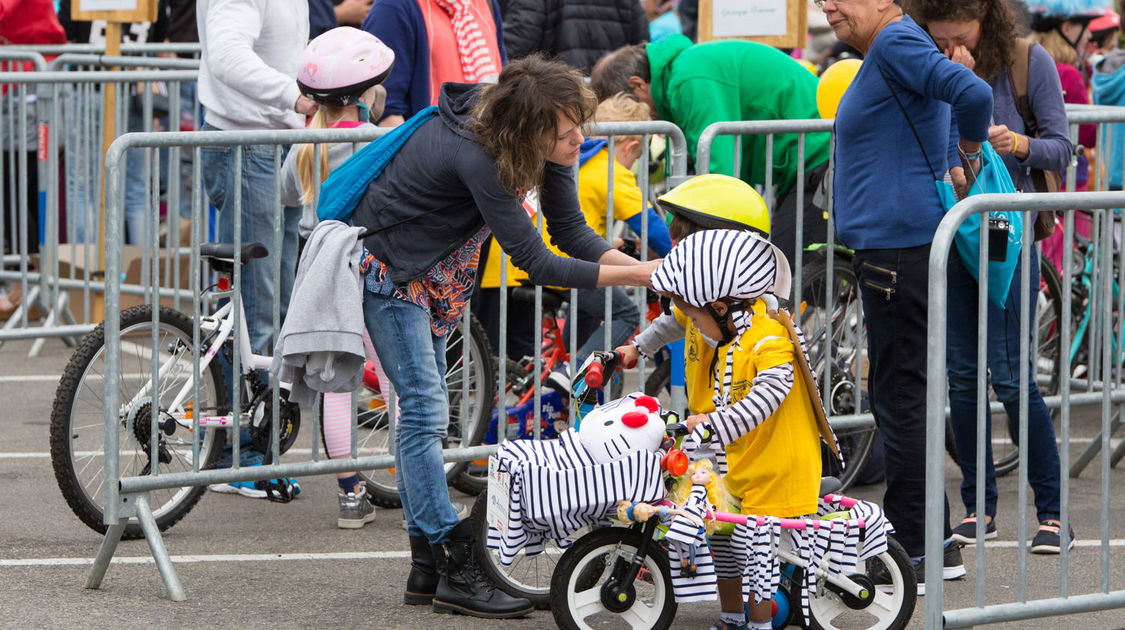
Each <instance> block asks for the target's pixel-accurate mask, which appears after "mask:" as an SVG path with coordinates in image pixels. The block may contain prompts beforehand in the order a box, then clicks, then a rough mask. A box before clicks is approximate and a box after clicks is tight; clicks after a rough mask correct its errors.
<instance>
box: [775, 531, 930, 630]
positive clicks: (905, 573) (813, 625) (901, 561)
mask: <svg viewBox="0 0 1125 630" xmlns="http://www.w3.org/2000/svg"><path fill="white" fill-rule="evenodd" d="M883 555H884V554H879V556H876V557H881V556H883ZM885 555H886V556H888V557H889V558H890V559H891V560H892V561H893V562H894V564H895V567H896V568H897V569H898V570H899V571H900V572H901V573H902V577H903V582H904V583H903V588H904V592H903V600H902V601H903V605H902V608H900V609H899V612H898V614H897V615H896V616H895V618H894V620H893V621H892V622H891V624H890V625H889V626H888V627H887V628H886V630H902V628H905V627H906V625H907V624H908V623H910V618H911V616H913V614H914V608H915V607H916V606H917V605H918V582H917V580H916V579H915V577H914V565H913V563H912V562H911V561H910V556H908V555H907V554H906V550H905V549H903V547H902V545H901V544H899V542H898V541H897V540H895V539H894V537H893V536H888V537H887V551H886V552H885ZM802 577H803V571H801V570H800V569H798V570H797V571H796V573H795V574H794V580H795V581H796V583H797V584H800V583H801V582H803V580H802V579H801V578H802ZM820 588H824V586H823V584H822V585H821V587H820ZM796 602H797V604H796V605H798V606H799V602H800V598H799V597H797V598H796ZM815 610H816V609H815V607H812V608H811V609H810V611H809V622H810V623H809V628H810V629H811V630H823V626H821V625H820V622H818V621H817V619H816V615H815V612H814V611H815ZM797 617H798V618H799V617H800V610H797Z"/></svg>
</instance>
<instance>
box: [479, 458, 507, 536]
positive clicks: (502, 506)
mask: <svg viewBox="0 0 1125 630" xmlns="http://www.w3.org/2000/svg"><path fill="white" fill-rule="evenodd" d="M498 462H499V460H497V459H496V456H495V455H490V456H489V457H488V509H487V510H486V511H485V515H486V518H488V524H489V525H491V526H493V527H495V528H496V529H497V530H498V531H499V532H500V534H501V535H503V534H504V532H505V531H506V530H507V529H508V501H509V497H510V493H511V489H512V480H511V476H510V475H509V474H508V473H504V472H500V470H499V469H498V467H497V463H498Z"/></svg>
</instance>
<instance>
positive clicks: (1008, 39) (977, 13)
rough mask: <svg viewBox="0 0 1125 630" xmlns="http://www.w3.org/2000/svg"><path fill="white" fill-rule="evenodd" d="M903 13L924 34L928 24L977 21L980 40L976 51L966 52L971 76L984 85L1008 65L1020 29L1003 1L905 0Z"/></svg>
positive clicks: (1010, 9) (1007, 5)
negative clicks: (970, 66) (971, 59)
mask: <svg viewBox="0 0 1125 630" xmlns="http://www.w3.org/2000/svg"><path fill="white" fill-rule="evenodd" d="M905 9H906V12H907V14H909V15H910V17H912V18H914V20H915V21H916V22H918V24H919V25H921V27H922V28H926V29H927V31H928V30H929V29H928V28H927V25H928V24H929V23H930V22H969V21H972V20H979V21H980V40H979V41H978V42H977V47H976V50H972V51H969V52H971V53H972V55H973V59H974V60H975V61H976V63H975V65H974V67H973V72H975V73H976V75H977V76H978V77H980V78H982V79H984V80H985V81H991V80H992V79H993V78H994V77H995V76H996V75H997V74H998V73H1000V71H1001V70H1003V69H1004V68H1005V67H1006V66H1010V65H1011V64H1012V59H1013V58H1014V57H1013V48H1014V46H1015V43H1016V38H1017V37H1019V33H1020V27H1019V25H1018V23H1017V21H1016V13H1015V12H1014V11H1013V10H1012V7H1011V6H1009V4H1008V2H1006V1H1005V0H909V2H907V3H906V6H905Z"/></svg>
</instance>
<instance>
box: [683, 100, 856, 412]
mask: <svg viewBox="0 0 1125 630" xmlns="http://www.w3.org/2000/svg"><path fill="white" fill-rule="evenodd" d="M832 124H833V121H831V120H764V121H733V122H717V123H713V124H711V125H708V126H707V128H705V129H704V130H703V133H701V134H700V136H699V143H698V145H697V148H696V162H695V163H696V169H697V171H698V172H700V173H705V172H709V171H710V166H711V155H712V145H713V144H714V142H715V139H716V138H718V137H719V136H726V135H734V136H736V137H737V136H743V135H754V134H763V135H765V136H766V148H765V151H766V155H767V156H770V157H768V158H767V160H768V163H769V164H772V163H773V158H772V155H773V143H774V136H775V135H777V134H798V137H797V178H796V180H795V183H794V194H795V195H796V206H795V207H796V215H795V219H796V222H795V223H796V226H795V233H794V240H795V245H794V248H793V255H794V260H793V295H792V299H793V303H794V304H795V305H798V304H801V303H802V301H805V302H810V303H808V304H807V306H806V309H814V310H813V313H814V314H823V321H821V320H820V318H819V317H816V318H811V319H808V320H807V321H804V322H802V326H803V328H804V333H805V336H806V338H807V339H808V341H809V345H810V348H809V351H810V357H811V358H812V359H813V362H814V363H816V362H817V361H818V357H817V356H816V353H818V352H820V353H823V352H827V351H831V352H833V353H834V357H835V356H846V355H851V356H854V357H855V358H853V359H852V361H853V362H852V363H851V364H850V365H845V366H844V368H845V369H843V370H840V369H839V365H838V364H839V362H838V361H834V360H824V361H821V366H820V367H821V371H820V372H819V373H818V374H817V378H818V379H820V381H821V383H830V384H833V386H831V387H824V388H823V389H824V392H823V397H824V398H823V402H824V409H825V412H826V414H827V415H828V419H829V423H830V424H831V425H832V427H833V428H834V429H837V430H844V429H852V428H865V427H874V426H875V417H874V415H872V414H871V413H870V412H863V411H861V410H862V409H863V408H864V407H865V403H864V401H865V400H866V398H867V387H866V386H865V384H864V383H863V381H864V378H865V376H866V374H865V368H864V361H863V356H864V353H865V352H866V341H865V339H864V334H863V332H862V331H863V328H862V327H863V323H862V322H863V313H862V310H863V309H862V306H861V304H860V300H859V287H858V286H856V285H855V284H854V282H853V283H852V286H851V287H848V286H847V284H846V282H847V277H848V276H847V275H845V276H843V277H842V278H837V269H836V266H837V265H839V264H847V262H848V259H849V258H850V252H849V251H848V250H846V249H845V248H843V247H842V246H841V245H839V244H837V243H836V230H835V227H834V215H833V213H832V194H831V190H832V189H831V172H832V169H833V163H832V157H831V156H832V155H833V153H834V151H832V145H831V144H830V145H829V156H830V157H829V160H828V164H829V166H828V171H827V172H826V173H825V176H824V178H825V180H828V183H827V187H828V193H829V194H828V197H827V207H826V209H825V212H826V213H827V215H828V217H827V221H828V228H827V232H826V239H825V242H824V243H823V244H822V246H821V247H820V249H821V251H823V252H825V255H824V262H825V282H824V283H823V289H824V295H823V296H821V295H819V294H818V295H815V296H813V295H809V294H808V293H806V292H805V290H804V287H805V286H806V285H807V284H808V283H809V282H814V281H816V280H818V278H811V277H806V276H807V274H806V260H805V259H806V256H807V254H806V252H805V251H804V248H803V247H801V245H802V243H804V234H805V224H804V223H805V216H804V204H805V200H806V199H807V198H808V195H812V194H815V191H810V190H806V189H805V188H806V186H805V184H806V181H805V180H806V177H805V172H806V167H805V151H806V149H805V144H806V138H807V136H808V134H810V133H824V132H831V131H832ZM740 151H741V143H739V142H735V143H734V161H733V165H734V171H735V173H738V172H740V165H741V162H742V160H751V159H757V158H756V156H742V155H740ZM773 179H774V178H773V169H772V168H767V169H765V187H764V190H762V191H760V192H761V193H762V197H763V199H765V201H766V205H767V206H768V207H769V209H770V213H771V217H772V216H773V212H774V210H775V208H776V206H777V201H778V199H777V194H776V192H775V190H774V184H773ZM774 223H775V224H776V221H775V222H774ZM830 254H831V255H830ZM841 272H842V273H844V274H850V273H851V269H850V268H848V269H845V270H841ZM838 283H839V284H838ZM810 288H811V287H810ZM841 297H843V298H844V299H846V300H847V302H846V303H845V304H843V305H842V306H843V308H844V309H845V310H844V311H843V314H842V315H841V316H840V317H839V318H835V317H832V314H834V313H835V312H836V310H837V307H838V306H841V305H839V304H837V301H838V300H839V299H840V298H841ZM821 299H823V302H820V303H819V304H818V303H817V302H818V301H819V300H821ZM806 312H807V311H806ZM836 320H838V321H836ZM839 326H843V330H838V329H837V328H838V327H839ZM817 339H823V343H820V342H818V341H817ZM836 339H839V343H838V344H837V342H836V341H834V340H836ZM817 348H820V350H817ZM834 364H837V365H836V366H835V370H836V372H837V373H836V374H835V375H834V373H833V370H834ZM840 372H843V373H842V374H841V373H840ZM843 384H846V385H847V387H848V389H850V391H851V396H852V400H854V402H852V403H850V404H849V405H848V407H849V408H848V409H839V406H838V405H836V404H834V396H835V395H836V385H843ZM838 411H845V413H838ZM846 412H850V413H846Z"/></svg>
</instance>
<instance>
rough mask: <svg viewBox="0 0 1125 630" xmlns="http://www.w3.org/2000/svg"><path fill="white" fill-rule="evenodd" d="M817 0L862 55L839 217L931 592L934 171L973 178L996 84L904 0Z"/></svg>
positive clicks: (901, 529)
mask: <svg viewBox="0 0 1125 630" xmlns="http://www.w3.org/2000/svg"><path fill="white" fill-rule="evenodd" d="M817 4H819V5H820V6H821V7H822V8H823V10H824V13H825V15H826V17H827V18H828V23H829V25H830V26H831V27H832V30H833V31H835V33H836V36H837V37H838V38H839V39H840V40H841V41H844V42H845V43H847V44H849V45H851V46H852V47H854V48H856V49H857V50H859V51H860V52H861V53H863V54H864V62H863V66H862V67H861V68H860V70H859V73H858V74H857V75H856V77H855V80H854V81H853V82H852V84H851V87H849V88H848V91H847V92H846V93H845V94H844V97H843V98H842V99H841V100H840V107H839V109H838V111H837V114H836V124H835V129H834V133H835V136H836V148H835V169H836V170H835V173H834V177H833V180H832V181H833V185H834V191H833V194H834V200H835V201H834V205H833V216H834V219H835V222H836V234H837V236H838V237H839V239H840V240H841V241H842V242H843V243H844V244H846V245H847V246H848V247H850V248H852V249H854V250H856V252H855V258H854V260H853V265H854V267H855V271H856V275H857V276H858V278H859V281H860V286H861V298H862V300H863V312H864V315H865V316H866V318H867V335H868V344H869V356H870V361H871V366H870V373H869V374H870V381H869V393H870V399H871V406H872V411H873V413H874V414H875V421H876V422H877V423H878V425H879V431H880V433H881V434H882V436H883V440H884V442H885V445H886V454H885V462H886V475H887V491H886V494H885V495H884V503H883V505H884V509H885V510H886V513H887V517H888V518H889V519H890V520H891V522H892V523H894V525H895V530H896V535H897V537H898V539H899V541H900V542H901V543H902V546H903V547H905V549H906V551H907V552H908V553H909V554H910V555H911V556H912V557H913V558H914V559H915V573H916V575H917V576H918V581H919V585H918V588H919V591H920V592H924V588H925V586H924V583H923V578H924V570H923V562H922V560H923V558H922V554H923V553H924V549H923V548H924V538H925V529H924V524H925V522H926V519H927V516H928V515H927V512H928V510H927V506H926V496H925V479H926V449H925V446H926V443H925V442H926V435H925V434H926V336H927V335H926V330H927V321H926V319H927V305H926V300H927V295H926V292H927V289H928V286H929V278H928V277H927V276H928V266H929V256H930V242H931V241H932V240H933V236H934V231H935V229H936V228H937V225H938V223H939V222H940V221H941V218H942V216H943V215H944V214H945V211H944V208H943V207H942V204H941V201H940V200H939V199H938V194H937V190H936V188H935V186H934V180H935V178H941V177H942V176H943V175H944V174H945V173H946V171H949V172H950V174H951V175H952V177H953V178H954V182H955V183H956V185H957V186H958V187H959V188H961V189H962V190H965V189H966V181H965V175H964V171H963V166H964V165H966V164H972V165H974V166H975V165H976V162H979V151H980V143H981V142H982V141H984V140H986V139H987V138H988V119H989V116H991V114H992V90H990V89H989V87H988V84H987V83H985V82H984V81H982V80H980V79H979V78H977V77H976V76H974V75H973V73H972V72H971V71H970V70H968V69H967V68H965V67H964V66H962V65H959V64H956V63H953V62H951V61H950V60H948V59H946V58H945V56H944V55H942V54H941V52H940V51H939V50H938V49H937V47H936V46H934V43H933V40H931V39H930V37H929V35H927V34H926V32H925V31H923V30H922V29H921V28H920V27H919V26H918V25H917V24H915V23H914V21H913V20H912V19H910V18H909V17H906V16H904V15H903V13H902V7H901V6H899V4H898V2H897V0H896V2H894V3H892V2H888V1H887V0H849V1H848V2H840V3H837V2H835V1H834V0H827V1H824V0H818V2H817ZM951 112H952V118H951ZM953 122H955V123H956V126H953V125H952V124H951V123H953ZM951 129H952V130H954V133H952V134H951ZM956 130H960V138H958V137H957V135H954V134H955V133H956ZM929 517H930V518H942V519H943V520H944V523H945V536H946V538H949V536H950V535H951V529H950V527H949V506H948V501H947V502H946V506H945V514H944V515H938V514H932V515H929ZM941 562H942V563H943V567H945V571H944V572H943V575H944V577H946V578H947V579H950V578H955V577H960V576H961V575H964V573H965V568H964V565H963V564H962V562H961V553H960V550H959V547H958V546H957V545H956V544H950V545H947V547H946V553H945V557H944V558H943V559H941Z"/></svg>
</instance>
